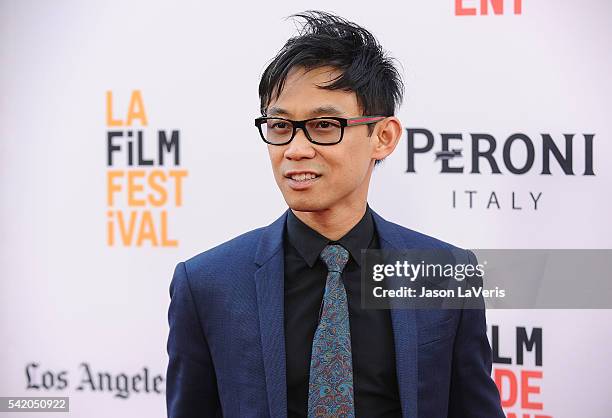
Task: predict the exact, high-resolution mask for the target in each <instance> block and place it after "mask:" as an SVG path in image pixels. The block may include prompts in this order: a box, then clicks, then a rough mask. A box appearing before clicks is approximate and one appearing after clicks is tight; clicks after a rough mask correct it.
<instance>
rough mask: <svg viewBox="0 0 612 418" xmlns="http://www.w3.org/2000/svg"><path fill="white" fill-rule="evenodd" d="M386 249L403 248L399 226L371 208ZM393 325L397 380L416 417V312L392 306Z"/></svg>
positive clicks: (407, 415) (408, 411)
mask: <svg viewBox="0 0 612 418" xmlns="http://www.w3.org/2000/svg"><path fill="white" fill-rule="evenodd" d="M372 216H373V217H374V223H375V225H376V230H377V232H378V237H379V239H380V247H381V249H383V250H393V249H403V248H406V247H407V246H406V244H405V243H404V242H403V240H402V238H401V236H400V234H399V228H398V227H397V226H396V225H394V224H392V223H390V222H387V221H386V220H385V219H383V218H382V217H381V216H380V215H378V214H377V213H376V212H374V211H372ZM391 325H392V327H393V339H394V345H395V363H396V371H397V383H398V386H399V394H400V402H401V405H402V416H403V418H416V417H417V384H418V369H417V344H416V341H417V332H416V312H415V311H414V310H413V309H391Z"/></svg>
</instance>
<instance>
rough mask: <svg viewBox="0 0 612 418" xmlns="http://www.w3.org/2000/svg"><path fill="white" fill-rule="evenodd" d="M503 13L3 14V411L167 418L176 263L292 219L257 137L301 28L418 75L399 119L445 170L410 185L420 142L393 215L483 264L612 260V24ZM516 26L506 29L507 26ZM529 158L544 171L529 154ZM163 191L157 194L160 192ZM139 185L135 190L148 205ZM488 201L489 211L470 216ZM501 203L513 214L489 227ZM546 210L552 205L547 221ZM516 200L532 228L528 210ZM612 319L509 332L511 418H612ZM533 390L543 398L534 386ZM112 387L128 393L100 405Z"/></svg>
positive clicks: (544, 4) (194, 7)
mask: <svg viewBox="0 0 612 418" xmlns="http://www.w3.org/2000/svg"><path fill="white" fill-rule="evenodd" d="M484 3H486V4H487V5H488V14H486V15H485V14H484V9H483V7H482V5H481V2H480V1H477V0H463V1H459V2H456V1H455V0H438V1H414V0H410V1H404V2H391V1H377V2H375V3H372V2H356V1H336V2H333V3H330V2H328V1H327V2H322V1H307V2H306V1H294V2H290V4H287V3H281V2H263V3H262V2H258V3H251V4H249V3H239V2H230V1H226V2H215V3H210V2H206V3H205V2H195V1H194V2H164V3H155V2H150V1H148V2H145V1H142V2H120V1H111V2H98V3H92V2H87V3H83V2H76V1H73V2H70V1H59V2H33V1H17V0H14V1H2V2H0V46H1V48H0V63H1V70H0V91H1V94H0V138H1V142H0V144H1V148H0V173H1V176H0V184H1V188H2V189H1V190H2V195H3V198H2V203H1V206H0V208H1V215H2V216H1V219H2V221H1V222H2V224H1V225H2V228H1V231H2V234H0V248H1V253H0V254H1V259H0V271H1V272H2V284H1V292H0V294H1V297H2V299H1V303H0V318H1V319H0V321H1V324H2V325H1V328H0V341H2V344H1V345H0V359H1V360H0V365H1V366H2V367H1V370H2V377H1V378H0V396H70V400H71V411H72V413H73V416H78V417H92V418H94V417H107V416H109V415H111V414H112V415H113V416H116V417H120V416H125V417H132V416H146V417H162V416H165V398H164V396H165V394H164V389H165V384H164V382H163V381H162V380H161V379H163V376H164V375H165V369H166V365H167V355H166V351H165V344H166V338H167V332H168V326H167V317H166V314H167V309H168V303H169V296H168V286H169V283H170V279H171V276H172V272H173V269H174V266H175V264H176V263H177V262H178V261H181V260H184V259H186V258H188V257H190V256H192V255H194V254H196V253H198V252H201V251H204V250H205V249H207V248H210V247H211V246H213V245H216V244H218V243H220V242H223V241H225V240H227V239H229V238H231V237H233V236H235V235H238V234H240V233H242V232H245V231H246V230H249V229H253V228H256V227H259V226H262V225H265V224H268V223H269V222H271V221H272V220H274V219H276V218H277V217H278V216H279V215H280V214H281V213H282V211H283V210H284V209H285V208H286V206H285V203H284V200H283V199H282V196H281V194H280V192H279V191H278V190H277V188H276V185H275V183H274V179H273V176H272V173H271V169H270V165H269V162H268V157H267V151H266V148H265V146H264V144H263V142H261V140H260V139H259V137H258V134H257V132H256V130H255V128H254V126H253V122H252V120H253V118H254V117H256V116H258V108H259V102H258V97H257V85H258V82H259V77H260V75H261V73H262V71H263V69H264V68H265V65H266V63H267V62H268V61H269V60H270V59H271V58H272V57H273V56H274V54H275V53H276V52H277V51H278V49H279V48H280V47H281V46H282V45H283V44H284V42H285V40H286V39H287V38H288V37H289V36H291V35H292V34H294V31H295V28H294V25H293V24H292V23H291V22H290V21H285V20H283V18H284V17H286V16H288V15H290V14H291V13H295V12H299V11H302V10H306V9H322V10H328V11H332V12H336V13H338V14H340V15H342V16H344V17H346V18H348V19H350V20H353V21H355V22H357V23H359V24H361V25H363V26H365V27H366V28H368V29H370V30H371V31H372V32H373V33H374V34H375V35H376V36H377V37H378V39H379V40H380V42H381V43H382V44H383V46H384V47H385V48H386V49H387V50H388V51H389V52H390V53H391V55H393V56H394V57H396V58H397V59H398V60H399V62H401V64H402V69H401V71H402V74H403V75H404V77H405V82H406V97H405V101H404V105H403V106H402V107H401V110H400V111H399V114H398V116H399V118H400V119H401V121H402V123H403V124H404V126H405V127H406V128H423V129H427V130H428V131H430V132H431V133H432V134H433V136H434V139H435V144H434V147H433V148H432V150H431V151H430V152H428V153H423V154H419V155H416V156H415V169H416V172H415V173H406V170H407V162H408V156H407V135H406V133H404V137H403V138H402V140H401V142H400V145H399V146H398V148H397V150H396V152H395V153H394V154H393V155H392V156H391V157H390V158H388V159H387V160H386V161H385V163H384V164H382V165H381V166H380V167H377V168H376V170H375V173H374V176H373V180H372V186H371V192H370V197H369V201H370V205H371V206H372V208H373V209H374V210H376V211H377V212H378V213H380V214H381V215H383V216H384V217H386V218H387V219H389V220H392V221H395V222H397V223H400V224H403V225H405V226H407V227H410V228H412V229H416V230H419V231H422V232H424V233H427V234H429V235H433V236H436V237H438V238H441V239H443V240H445V241H449V242H452V243H454V244H456V245H460V246H464V247H468V248H612V221H611V220H610V215H611V213H612V197H611V195H610V190H611V187H610V186H611V185H612V168H611V164H610V163H611V160H612V159H611V157H610V156H611V155H612V143H611V142H610V138H611V137H612V122H611V120H610V116H609V111H610V106H609V98H610V97H612V81H611V79H610V74H612V57H611V54H610V39H611V35H612V27H611V26H610V24H609V23H610V18H611V17H612V3H610V2H608V1H605V0H590V1H587V2H573V1H553V0H537V1H536V0H522V1H520V0H517V2H515V1H513V0H512V1H504V2H499V1H493V2H491V1H489V2H484ZM493 3H498V4H502V5H503V13H502V14H499V15H494V14H493ZM515 3H517V4H519V5H520V13H515V9H514V7H515ZM458 7H459V8H462V9H470V10H472V11H473V13H474V14H473V15H461V12H460V10H459V9H458ZM464 13H465V12H464ZM468 13H469V12H468ZM135 91H137V93H134V92H135ZM107 92H111V94H112V100H110V101H108V100H107V99H108V96H107ZM134 94H135V95H134ZM139 94H140V96H138V95H139ZM139 98H141V99H142V100H141V101H139V100H138V99H139ZM131 100H133V102H132V108H131V110H132V112H131V116H132V117H133V120H132V124H131V125H130V126H126V125H125V124H126V123H127V122H128V120H127V118H128V115H129V114H130V112H129V111H128V109H129V107H130V101H131ZM109 103H110V106H112V115H110V114H109V111H108V110H109V109H108V107H107V106H108V105H109ZM139 112H140V113H139ZM143 115H144V117H146V126H143ZM215 115H221V116H228V115H229V116H231V120H232V122H233V123H234V126H233V129H232V131H231V132H228V130H227V124H225V123H212V122H211V116H215ZM109 118H110V119H112V120H113V121H122V122H123V124H124V126H112V124H113V123H119V122H111V123H110V124H109ZM114 131H118V132H122V133H123V135H124V136H123V137H122V138H117V139H115V140H114V141H115V142H114V143H115V144H120V145H121V146H122V148H121V150H119V151H116V152H115V153H113V158H114V164H113V165H112V166H109V165H108V164H107V151H108V142H107V141H108V134H109V132H114ZM128 131H131V132H134V136H133V139H134V143H137V140H136V135H137V132H138V131H142V133H143V144H144V148H143V154H144V158H153V159H155V160H156V161H155V163H154V165H153V166H147V167H139V166H126V164H125V161H126V158H127V148H126V147H127V145H126V144H127V142H126V139H127V132H128ZM159 131H164V132H166V133H167V134H168V139H169V138H170V134H171V131H178V134H177V135H178V143H179V149H180V154H179V155H180V161H179V164H178V166H175V165H174V161H173V158H171V154H168V155H166V157H165V162H164V164H161V165H160V164H159V161H158V159H157V146H158V144H157V137H158V132H159ZM443 133H454V134H461V136H462V138H463V140H462V141H457V140H453V141H451V144H450V149H455V148H461V149H462V153H463V154H462V155H463V156H462V158H456V159H452V160H451V161H450V162H449V164H450V165H451V166H462V165H463V166H465V170H464V171H465V172H464V173H463V174H460V173H459V174H451V173H440V167H441V165H440V161H434V158H435V152H437V151H440V150H441V134H443ZM473 133H486V134H489V135H492V136H493V137H494V138H495V139H496V143H497V147H498V149H497V151H496V152H495V154H494V155H495V158H496V161H497V163H498V164H499V167H500V170H501V173H500V174H491V170H490V168H489V166H488V164H486V161H485V160H484V159H481V172H482V173H481V174H471V173H470V169H471V158H470V155H471V154H470V152H471V140H470V134H473ZM516 133H521V134H524V135H527V136H528V137H529V138H530V140H531V141H532V143H533V144H534V149H535V161H534V164H533V167H532V169H531V170H530V171H529V172H527V173H526V174H522V175H516V174H512V173H510V172H509V171H508V169H507V168H506V167H505V165H504V163H503V158H502V154H501V151H502V148H503V146H504V144H505V143H506V141H507V139H508V138H509V137H510V136H511V135H512V134H516ZM541 134H549V135H550V136H551V137H552V138H553V139H554V141H555V143H556V144H557V146H559V148H560V149H561V150H562V151H564V136H563V135H564V134H574V143H573V146H574V148H573V150H574V152H573V159H572V164H573V171H574V173H575V174H574V175H566V174H564V173H563V171H562V170H561V169H560V167H559V164H558V163H557V162H556V161H555V160H554V159H553V160H551V172H552V174H550V175H543V174H541V172H542V155H543V150H542V137H541ZM585 134H592V135H594V137H593V152H592V154H593V171H594V175H586V176H585V175H583V173H584V171H585V145H584V144H585V139H584V136H583V135H585ZM421 140H422V138H420V139H419V141H421ZM420 145H423V144H422V143H421V144H420ZM420 145H419V146H420ZM134 146H135V145H134ZM522 148H523V149H524V146H523V147H522ZM133 151H134V154H133V155H134V158H137V155H138V154H137V148H133ZM586 154H588V150H587V152H586ZM511 156H512V159H513V162H514V164H515V165H517V166H520V165H522V162H523V161H524V160H525V156H524V152H522V151H521V144H518V145H517V144H514V145H513V147H512V154H511ZM115 170H119V171H118V174H117V175H118V176H119V175H121V176H122V177H114V180H113V181H112V182H111V183H110V184H112V185H117V187H120V190H118V191H116V192H113V193H112V197H113V202H112V204H110V202H109V200H108V199H109V198H108V193H109V177H108V176H109V175H111V174H109V173H113V172H115ZM154 170H156V171H157V174H155V175H154V179H153V180H152V181H157V183H155V184H157V185H158V187H157V188H155V187H154V186H150V185H149V184H148V183H147V182H146V181H147V179H148V178H149V177H148V176H149V175H150V173H151V172H152V171H154ZM173 170H179V171H176V172H173ZM138 171H142V175H143V176H147V177H138V176H140V173H138ZM128 172H132V173H134V172H136V174H128ZM173 173H174V174H173ZM177 173H179V174H177ZM128 175H133V176H135V177H134V179H133V181H134V183H133V184H134V186H132V188H131V189H129V190H130V191H131V194H130V191H128V189H127V187H128V183H127V179H126V178H127V176H128ZM172 175H174V176H175V177H170V176H172ZM155 176H157V177H155ZM163 178H169V179H179V180H177V181H178V184H179V185H180V196H177V192H179V190H177V183H176V182H171V181H168V182H162V181H161V179H163ZM138 184H144V188H143V190H139V189H138ZM162 190H163V191H166V192H167V193H168V196H167V200H166V201H165V202H161V205H160V206H154V203H155V202H146V201H144V202H140V199H142V198H144V196H146V195H147V193H148V192H149V191H151V192H153V193H154V194H153V196H157V198H158V200H159V198H161V197H162V194H163V191H162ZM466 190H468V191H474V192H475V193H472V196H473V202H472V207H471V208H470V207H469V200H468V199H469V195H468V194H467V193H466ZM453 191H454V192H455V198H456V201H455V207H453V203H452V202H453V201H452V196H453ZM492 192H494V193H495V196H496V198H497V201H498V204H499V208H498V205H495V204H492V205H491V204H489V203H490V202H489V201H490V199H491V193H492ZM530 192H532V193H533V194H534V195H537V194H538V193H542V194H541V197H540V199H539V200H538V204H537V205H538V206H537V210H535V209H534V204H533V200H532V199H531V197H530V194H529V193H530ZM513 193H514V207H515V208H518V207H521V209H513V203H512V199H513V197H512V196H513ZM130 197H131V201H130V200H129V198H130ZM162 200H163V199H162ZM177 202H178V204H177ZM141 203H142V204H143V206H139V205H140V204H141ZM488 204H489V207H488V208H487V205H488ZM164 213H165V215H164ZM130 216H133V217H134V218H133V219H134V225H133V228H134V229H133V236H132V235H131V234H130V233H129V232H130V221H129V220H130ZM164 216H165V226H164ZM120 217H121V220H120ZM109 222H110V230H111V231H113V232H112V234H114V243H113V244H112V245H111V244H109ZM120 222H123V224H120ZM122 227H123V231H124V235H125V237H123V238H125V241H129V244H128V245H125V244H124V241H123V240H122V237H121V232H120V231H121V229H120V228H122ZM138 237H140V238H141V240H142V243H141V244H142V245H140V246H139V245H137V239H138ZM154 241H155V242H156V243H157V246H155V245H152V243H153V242H154ZM173 242H175V243H176V245H172V244H173ZM611 319H612V315H611V314H610V311H594V310H593V311H586V310H585V311H576V310H565V311H564V310H558V311H551V310H548V311H542V310H540V311H536V310H534V311H489V312H488V322H489V325H490V326H498V327H499V328H498V330H499V344H500V345H499V349H498V351H499V355H500V356H501V357H509V358H511V360H510V361H511V364H510V365H507V364H499V363H498V364H495V365H494V368H495V369H503V370H511V371H512V372H513V373H514V375H513V376H516V377H517V378H518V380H517V383H516V386H515V389H517V390H516V393H517V398H516V402H513V400H512V399H511V398H512V394H513V393H512V392H513V390H512V389H511V387H510V386H511V385H510V384H509V380H508V379H506V380H503V381H502V382H503V384H502V398H504V399H505V400H506V401H507V402H508V405H507V407H506V410H507V412H508V413H509V416H510V413H515V414H517V415H516V416H517V417H521V416H523V415H521V414H523V413H524V414H529V415H524V416H530V417H535V416H537V414H540V416H542V417H543V416H550V417H555V418H557V417H577V416H581V417H596V418H604V417H609V416H610V409H611V407H612V400H611V399H610V396H609V395H610V390H609V388H608V387H607V382H608V379H607V377H608V376H609V375H610V373H612V362H611V361H610V360H609V357H608V355H607V352H608V347H609V345H610V344H612V328H611V327H610V320H611ZM517 327H524V328H525V329H526V332H527V333H528V334H529V335H532V333H533V332H534V331H533V330H534V328H540V329H541V330H542V344H541V348H542V364H538V365H536V364H535V362H534V358H535V356H534V352H535V351H532V352H525V364H524V365H519V364H517V355H516V349H515V341H516V330H517ZM145 368H146V373H147V374H148V377H147V389H148V392H147V391H145V386H144V382H143V381H142V380H141V382H140V385H141V386H139V387H140V392H139V393H135V392H133V391H130V392H129V393H128V394H124V393H123V392H122V391H121V390H120V389H118V388H117V384H119V386H121V383H122V382H123V379H125V378H130V379H131V378H132V377H133V376H135V375H138V376H140V379H145V370H144V369H145ZM87 371H89V372H90V373H91V375H92V378H93V380H94V381H93V383H92V382H90V381H88V380H87V374H86V372H87ZM531 372H534V374H533V376H535V377H533V376H532V377H531V378H530V380H527V381H526V384H521V380H520V376H521V373H523V374H524V375H525V374H526V373H531ZM98 373H102V374H104V373H107V374H108V376H109V377H110V383H111V386H109V385H108V383H105V384H104V385H103V387H102V388H100V384H99V383H100V382H98ZM540 373H541V374H540ZM28 375H29V377H28ZM155 379H157V380H155ZM103 383H104V382H103ZM524 383H525V382H524ZM155 385H157V386H155ZM155 387H156V388H157V391H155V390H154V388H155ZM529 387H532V389H529ZM79 388H80V389H79ZM533 388H535V389H533ZM530 391H531V393H529V392H530ZM538 391H539V392H538ZM6 415H7V416H9V415H10V414H6ZM27 415H28V414H22V415H19V416H22V417H25V416H27ZM32 416H36V417H38V416H41V414H32Z"/></svg>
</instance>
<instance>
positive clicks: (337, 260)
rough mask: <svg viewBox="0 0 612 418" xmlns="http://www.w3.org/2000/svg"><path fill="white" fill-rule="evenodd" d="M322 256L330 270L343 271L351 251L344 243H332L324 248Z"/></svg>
mask: <svg viewBox="0 0 612 418" xmlns="http://www.w3.org/2000/svg"><path fill="white" fill-rule="evenodd" d="M320 257H321V260H323V262H324V263H325V265H326V266H327V270H328V271H337V272H338V273H342V270H343V269H344V266H346V263H347V262H348V259H349V252H348V251H347V250H346V249H345V248H344V247H343V246H342V245H338V244H331V245H327V246H325V248H323V251H321V255H320Z"/></svg>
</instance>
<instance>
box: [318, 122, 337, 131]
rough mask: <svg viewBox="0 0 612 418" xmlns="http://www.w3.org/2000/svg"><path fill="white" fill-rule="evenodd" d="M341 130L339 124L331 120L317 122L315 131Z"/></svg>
mask: <svg viewBox="0 0 612 418" xmlns="http://www.w3.org/2000/svg"><path fill="white" fill-rule="evenodd" d="M336 128H339V126H338V124H337V123H335V121H331V120H319V121H316V122H315V129H320V130H329V129H336Z"/></svg>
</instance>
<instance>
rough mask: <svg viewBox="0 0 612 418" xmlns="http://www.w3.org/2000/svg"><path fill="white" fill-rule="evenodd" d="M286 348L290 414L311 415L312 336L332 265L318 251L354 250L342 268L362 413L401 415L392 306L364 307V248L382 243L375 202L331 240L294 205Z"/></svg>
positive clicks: (361, 416)
mask: <svg viewBox="0 0 612 418" xmlns="http://www.w3.org/2000/svg"><path fill="white" fill-rule="evenodd" d="M284 238H285V239H284V251H285V351H286V357H287V364H286V366H287V407H288V416H289V418H295V417H306V415H307V411H308V377H309V372H310V355H311V350H312V340H313V337H314V333H315V329H316V327H317V322H318V315H319V308H320V307H321V302H322V300H323V292H324V290H325V281H326V278H327V267H326V266H325V264H324V263H323V262H322V261H321V259H320V258H319V254H320V253H321V251H323V248H324V247H325V246H326V245H327V244H340V245H342V246H343V247H344V248H346V249H347V250H348V251H349V253H350V258H349V261H348V263H347V264H346V267H345V268H344V271H343V273H342V280H343V283H344V287H345V289H346V295H347V299H348V309H349V318H350V329H351V349H352V358H353V387H354V393H355V415H356V417H357V418H379V417H380V418H382V417H385V418H391V417H393V418H396V417H401V406H400V401H399V393H398V386H397V376H396V371H395V349H394V345H393V342H394V340H393V328H392V326H391V316H390V313H389V310H386V309H385V310H374V309H367V310H366V309H362V308H361V270H360V268H361V267H360V264H361V250H362V249H367V248H380V247H379V242H378V234H377V232H376V229H375V226H374V220H373V218H372V214H371V210H370V207H369V206H367V208H366V212H365V214H364V216H363V218H362V219H361V220H360V221H359V223H357V225H355V226H354V227H353V228H352V229H351V230H350V231H349V232H348V233H347V234H346V235H344V236H343V237H342V238H340V239H339V240H337V241H330V240H328V239H327V238H325V237H324V236H322V235H321V234H319V233H318V232H316V231H315V230H313V229H312V228H310V227H309V226H308V225H306V224H305V223H303V222H302V221H301V220H299V219H298V218H297V217H296V216H295V215H294V214H293V212H292V211H291V210H290V211H289V214H288V217H287V228H286V229H285V237H284Z"/></svg>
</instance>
